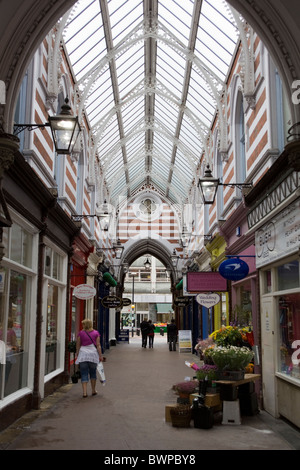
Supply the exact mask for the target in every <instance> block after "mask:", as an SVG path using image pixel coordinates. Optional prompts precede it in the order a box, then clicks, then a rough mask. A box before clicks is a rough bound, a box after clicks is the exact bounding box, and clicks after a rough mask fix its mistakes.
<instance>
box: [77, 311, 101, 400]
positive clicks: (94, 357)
mask: <svg viewBox="0 0 300 470" xmlns="http://www.w3.org/2000/svg"><path fill="white" fill-rule="evenodd" d="M76 355H77V359H76V364H79V366H80V373H81V383H82V392H83V398H86V397H87V384H88V382H89V378H90V380H91V387H92V395H97V391H96V381H97V375H96V371H97V364H98V363H99V361H101V362H102V360H103V357H102V351H101V345H100V334H99V332H98V331H97V330H94V329H93V323H92V321H91V320H89V319H88V318H86V319H85V320H83V321H82V330H81V331H80V332H79V333H78V336H77V344H76Z"/></svg>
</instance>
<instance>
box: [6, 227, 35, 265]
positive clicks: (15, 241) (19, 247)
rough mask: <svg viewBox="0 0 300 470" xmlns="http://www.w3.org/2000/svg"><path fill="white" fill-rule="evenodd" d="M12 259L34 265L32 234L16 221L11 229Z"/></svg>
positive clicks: (23, 263)
mask: <svg viewBox="0 0 300 470" xmlns="http://www.w3.org/2000/svg"><path fill="white" fill-rule="evenodd" d="M10 259H11V260H12V261H15V262H16V263H19V264H22V265H24V266H27V267H28V268H31V267H32V235H31V234H30V233H28V232H27V231H26V230H24V229H23V228H22V227H20V226H19V225H18V224H15V223H14V224H13V225H12V227H11V230H10Z"/></svg>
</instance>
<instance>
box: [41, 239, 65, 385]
mask: <svg viewBox="0 0 300 470" xmlns="http://www.w3.org/2000/svg"><path fill="white" fill-rule="evenodd" d="M64 262H65V256H64V255H63V254H62V253H59V252H58V251H57V249H56V248H55V246H50V245H47V246H46V247H45V271H44V278H45V283H46V284H45V285H46V294H45V298H46V299H47V311H46V315H45V320H46V321H45V330H46V331H45V361H44V365H45V369H44V375H45V376H49V374H52V373H54V372H55V371H56V370H58V369H62V368H63V344H64V331H65V327H64V325H65V315H64V312H65V292H66V285H65V282H64V277H65V270H64Z"/></svg>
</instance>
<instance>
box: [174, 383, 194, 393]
mask: <svg viewBox="0 0 300 470" xmlns="http://www.w3.org/2000/svg"><path fill="white" fill-rule="evenodd" d="M198 386H199V383H198V381H197V380H186V381H184V382H179V383H177V384H176V385H174V389H175V391H176V392H178V393H185V394H191V393H194V391H195V390H196V389H197V388H198Z"/></svg>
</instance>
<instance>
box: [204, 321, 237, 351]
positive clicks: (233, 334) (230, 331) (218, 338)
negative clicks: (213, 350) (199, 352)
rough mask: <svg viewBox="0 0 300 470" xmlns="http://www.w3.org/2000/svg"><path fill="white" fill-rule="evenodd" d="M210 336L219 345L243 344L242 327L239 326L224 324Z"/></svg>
mask: <svg viewBox="0 0 300 470" xmlns="http://www.w3.org/2000/svg"><path fill="white" fill-rule="evenodd" d="M210 337H211V338H212V339H213V341H214V342H215V344H216V345H218V346H241V345H242V342H243V337H242V333H241V330H240V328H238V327H237V326H232V325H229V326H224V325H223V326H222V327H221V328H220V329H219V330H216V331H214V332H213V333H212V334H211V335H210Z"/></svg>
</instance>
